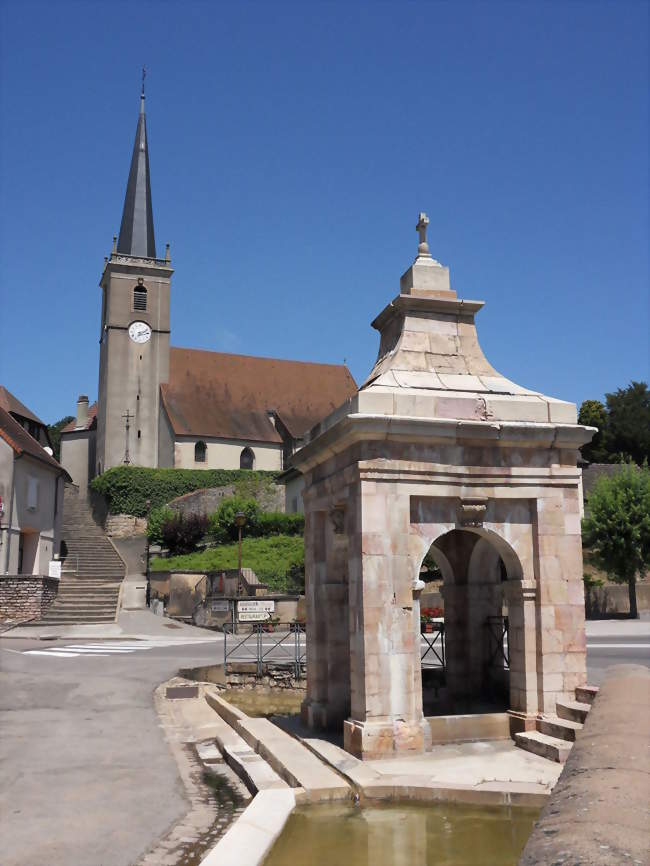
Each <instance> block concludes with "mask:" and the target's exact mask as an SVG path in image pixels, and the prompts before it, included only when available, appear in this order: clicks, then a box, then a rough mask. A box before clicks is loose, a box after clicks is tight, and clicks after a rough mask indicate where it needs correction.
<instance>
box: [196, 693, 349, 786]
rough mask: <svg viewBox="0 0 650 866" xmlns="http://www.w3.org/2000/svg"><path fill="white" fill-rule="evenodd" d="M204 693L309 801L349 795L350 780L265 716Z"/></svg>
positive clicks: (216, 709) (222, 714)
mask: <svg viewBox="0 0 650 866" xmlns="http://www.w3.org/2000/svg"><path fill="white" fill-rule="evenodd" d="M205 696H206V701H207V703H208V704H209V705H210V706H211V707H212V709H213V710H215V711H216V713H218V714H219V716H221V718H222V719H224V720H225V721H227V722H228V724H230V725H231V726H232V727H233V728H234V730H235V733H236V734H238V735H239V736H240V737H241V738H242V739H243V740H244V741H245V742H246V744H247V745H248V746H249V747H250V748H251V749H252V750H253V751H254V752H255V753H257V754H258V755H260V756H261V757H262V758H264V760H265V761H266V762H267V763H268V764H269V765H270V767H271V768H272V769H273V771H274V772H275V773H277V775H278V776H279V777H280V778H281V779H284V781H285V782H286V783H287V784H288V785H290V786H291V787H292V788H304V790H305V797H306V798H307V799H308V800H309V801H310V802H321V801H327V800H342V799H346V798H348V797H350V796H351V795H352V792H351V790H350V786H349V784H348V783H347V782H346V781H344V779H343V778H342V777H341V776H340V775H339V774H338V773H336V772H334V770H332V769H331V768H330V767H329V766H328V765H327V764H325V763H323V761H321V760H320V759H319V758H318V757H316V755H314V754H313V753H312V752H311V751H310V750H309V749H308V748H306V746H304V745H303V744H302V743H300V742H299V741H298V740H296V739H295V738H294V737H291V736H290V735H289V734H287V733H285V732H284V731H283V730H281V729H280V728H278V727H277V726H276V725H274V724H273V723H272V722H270V721H269V720H268V719H259V718H250V717H249V716H247V715H246V714H245V713H243V712H242V711H241V710H238V709H237V708H236V707H233V705H232V704H229V703H228V702H227V701H224V700H223V699H222V698H220V697H219V695H218V694H217V693H216V691H214V690H209V689H208V690H206V694H205Z"/></svg>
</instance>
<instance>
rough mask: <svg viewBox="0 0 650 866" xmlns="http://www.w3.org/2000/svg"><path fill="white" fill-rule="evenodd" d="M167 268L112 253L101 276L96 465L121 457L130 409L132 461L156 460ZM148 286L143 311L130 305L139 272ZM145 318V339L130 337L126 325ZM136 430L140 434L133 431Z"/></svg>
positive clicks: (165, 367) (165, 359)
mask: <svg viewBox="0 0 650 866" xmlns="http://www.w3.org/2000/svg"><path fill="white" fill-rule="evenodd" d="M171 274H172V271H171V269H170V268H169V267H165V266H162V265H156V264H155V263H154V262H153V260H148V259H132V258H130V257H126V256H116V257H114V258H111V260H110V261H109V263H108V265H107V266H106V269H105V271H104V274H103V276H102V281H101V285H102V290H103V293H104V303H103V317H104V318H103V321H102V323H101V334H100V338H101V345H100V369H99V392H98V393H99V397H98V403H99V405H98V412H97V458H96V459H97V463H98V464H101V471H102V472H103V471H105V470H106V469H110V467H111V466H118V465H120V464H121V463H122V462H123V461H124V451H125V422H124V419H123V417H122V416H123V415H124V413H125V412H126V411H127V409H128V410H129V412H130V413H131V415H133V416H134V417H133V420H132V422H131V430H130V439H129V454H130V459H131V462H132V463H133V464H135V465H137V466H157V465H158V434H159V430H158V424H159V412H160V384H161V382H167V381H168V380H169V329H170V319H169V294H170V280H171ZM139 277H141V278H142V279H143V280H144V285H145V287H146V289H147V309H146V311H142V310H134V309H133V289H134V287H135V286H136V285H137V282H138V278H139ZM135 321H142V322H146V323H147V324H148V325H149V326H150V327H151V329H152V336H151V339H150V340H149V341H148V342H147V343H141V344H137V343H134V342H133V341H132V340H131V339H130V338H129V334H128V328H129V325H130V324H131V323H132V322H135ZM138 431H140V436H138Z"/></svg>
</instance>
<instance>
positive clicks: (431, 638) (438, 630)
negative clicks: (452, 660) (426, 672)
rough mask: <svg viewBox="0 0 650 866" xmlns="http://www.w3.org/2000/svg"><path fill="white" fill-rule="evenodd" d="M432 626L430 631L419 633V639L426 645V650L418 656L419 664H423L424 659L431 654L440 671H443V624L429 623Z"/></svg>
mask: <svg viewBox="0 0 650 866" xmlns="http://www.w3.org/2000/svg"><path fill="white" fill-rule="evenodd" d="M429 624H430V625H432V626H433V629H432V631H430V632H426V631H421V632H420V633H421V637H423V638H424V642H425V643H426V645H427V648H426V649H425V651H424V652H423V653H422V655H421V656H420V662H423V661H424V660H425V658H426V657H427V656H428V655H429V653H431V654H432V655H433V656H434V657H435V658H436V659H437V660H438V663H439V665H440V666H441V667H442V669H443V670H444V669H445V624H444V622H433V623H429Z"/></svg>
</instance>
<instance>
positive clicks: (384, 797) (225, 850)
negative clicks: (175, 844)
mask: <svg viewBox="0 0 650 866" xmlns="http://www.w3.org/2000/svg"><path fill="white" fill-rule="evenodd" d="M204 696H205V700H206V702H207V704H208V706H210V707H211V708H212V709H213V710H214V712H216V713H217V714H218V715H219V716H220V717H221V718H222V719H223V720H224V721H225V722H226V723H227V724H228V725H230V727H231V728H232V729H233V730H234V731H235V732H236V733H238V734H241V729H240V726H239V725H238V722H240V721H242V720H247V719H248V718H249V717H248V716H247V715H246V713H244V712H242V710H240V709H239V708H237V707H235V706H233V705H232V704H229V703H228V702H227V701H225V700H224V699H223V698H221V697H220V696H219V695H218V694H217V692H216V691H213V690H210V689H206V690H205V693H204ZM297 740H298V742H300V743H301V744H302V745H303V746H304V747H305V748H306V749H308V750H309V751H310V752H311V753H312V754H313V755H314V756H315V757H317V758H318V759H319V760H320V761H321V762H322V763H323V764H325V765H326V766H328V767H329V768H331V769H332V770H334V771H335V772H336V773H337V774H338V775H340V776H341V777H343V778H344V779H345V781H346V782H347V783H348V784H349V785H350V787H351V792H350V796H351V798H352V799H355V800H358V801H361V802H362V803H365V802H368V803H372V802H373V801H375V802H380V801H384V802H385V801H394V802H411V803H427V802H430V803H433V802H447V803H462V804H466V805H483V806H514V807H527V808H542V807H543V806H544V805H545V804H546V802H547V801H548V799H549V796H550V795H549V793H542V792H540V791H535V790H531V787H533V786H531V785H526V784H517V783H506V782H490V783H484V785H483V786H482V787H480V788H477V787H474V786H471V785H461V784H457V785H450V784H448V783H445V784H436V783H430V784H426V785H424V784H422V779H421V777H418V776H399V777H395V778H394V779H389V780H386V779H380V778H376V777H375V778H373V777H369V776H368V775H367V774H366V777H365V778H364V770H365V769H366V768H364V765H363V762H362V761H358V760H357V759H356V758H353V757H352V756H347V757H348V758H349V761H348V760H347V759H346V760H345V762H344V763H345V766H343V764H342V762H341V761H340V760H336V758H332V756H330V755H326V754H323V753H322V752H321V751H320V750H319V749H318V748H316V747H314V745H313V741H308V740H305V739H304V738H297ZM255 751H256V752H257V753H258V754H259V743H256V746H255ZM274 763H275V762H274ZM285 772H287V771H286V768H285ZM321 802H326V801H321ZM313 803H314V801H313V799H312V798H311V797H310V796H309V793H308V792H307V791H306V790H305V789H304V788H300V787H290V788H283V789H271V790H263V791H258V792H257V793H256V794H255V796H254V797H253V800H252V801H251V803H250V804H249V805H248V806H247V808H246V809H245V810H244V811H243V812H242V814H241V815H240V816H239V817H238V818H237V819H236V821H235V822H234V823H233V824H232V825H231V827H230V828H229V830H228V832H227V833H226V834H225V835H224V836H223V837H222V838H221V839H220V840H219V842H218V843H217V844H216V845H215V846H214V848H212V849H211V850H210V851H209V852H208V854H207V855H206V856H205V857H204V858H203V860H201V863H200V866H262V864H263V863H264V860H265V859H266V857H267V855H268V854H269V852H270V850H271V848H272V847H273V844H274V842H275V841H276V839H277V838H278V836H279V835H280V833H281V832H282V830H283V829H284V827H285V825H286V823H287V821H288V819H289V816H290V815H291V813H292V812H293V810H294V808H295V807H296V806H297V805H307V804H313Z"/></svg>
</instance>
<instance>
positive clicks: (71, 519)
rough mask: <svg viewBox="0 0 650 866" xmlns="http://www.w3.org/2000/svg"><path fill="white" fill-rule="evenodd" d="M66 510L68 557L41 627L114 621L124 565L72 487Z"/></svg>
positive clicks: (64, 520) (66, 500) (64, 529)
mask: <svg viewBox="0 0 650 866" xmlns="http://www.w3.org/2000/svg"><path fill="white" fill-rule="evenodd" d="M63 508H64V510H63V532H62V538H63V541H64V542H65V550H66V557H65V560H64V561H63V567H62V569H61V582H60V584H59V592H58V595H57V598H56V600H55V601H54V602H53V603H52V604H51V605H50V607H49V608H48V609H47V611H46V612H45V613H44V615H43V618H42V619H41V620H40V621H39V624H41V623H42V624H43V625H71V624H79V623H102V622H114V621H115V617H116V614H117V604H118V599H119V592H120V585H121V583H122V580H123V578H124V575H125V571H126V569H125V566H124V562H123V561H122V559H121V557H120V556H119V554H118V553H117V551H116V550H115V548H114V547H113V545H112V544H111V542H110V541H109V540H108V538H107V537H106V535H105V533H104V531H103V529H102V528H101V527H100V526H99V525H98V524H97V523H96V522H95V520H94V518H93V515H92V511H91V508H90V505H89V503H88V500H86V499H84V498H83V497H80V496H79V493H78V490H77V488H76V487H74V486H73V485H70V484H66V486H65V496H64V505H63ZM62 555H63V554H62Z"/></svg>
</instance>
